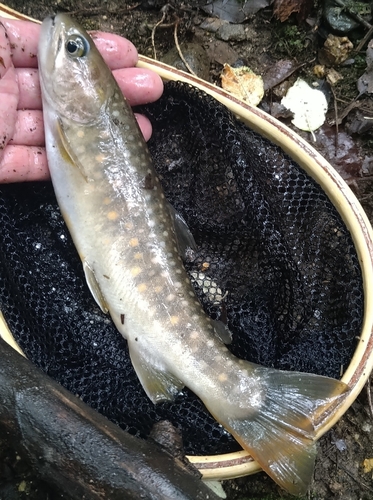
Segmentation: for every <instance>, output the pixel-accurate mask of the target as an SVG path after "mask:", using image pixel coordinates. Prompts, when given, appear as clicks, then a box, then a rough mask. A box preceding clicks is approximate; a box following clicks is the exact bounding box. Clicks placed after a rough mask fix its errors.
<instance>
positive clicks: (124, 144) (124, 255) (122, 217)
mask: <svg viewBox="0 0 373 500" xmlns="http://www.w3.org/2000/svg"><path fill="white" fill-rule="evenodd" d="M38 60H39V72H40V82H41V89H42V99H43V113H44V124H45V137H46V148H47V156H48V163H49V168H50V173H51V177H52V182H53V186H54V190H55V193H56V197H57V200H58V204H59V206H60V209H61V212H62V215H63V217H64V219H65V221H66V224H67V226H68V229H69V231H70V233H71V236H72V238H73V241H74V244H75V246H76V248H77V251H78V253H79V256H80V258H81V260H82V263H83V268H84V272H85V276H86V280H87V283H88V286H89V288H90V291H91V293H92V295H93V297H94V299H95V300H96V302H97V304H98V305H99V306H100V307H101V309H102V310H103V311H104V312H105V313H110V316H111V318H112V320H113V322H114V324H115V326H116V328H117V329H118V330H119V332H120V333H121V334H122V335H123V336H124V337H125V338H126V339H127V342H128V346H129V352H130V356H131V361H132V364H133V367H134V369H135V371H136V373H137V376H138V377H139V379H140V381H141V384H142V386H143V388H144V390H145V392H146V394H147V395H148V396H149V398H150V399H151V400H152V401H153V402H154V403H158V402H160V401H167V400H172V399H173V398H174V397H175V395H177V394H178V393H179V392H180V391H181V390H182V388H183V387H184V386H187V387H189V389H191V390H192V391H193V392H194V393H195V394H196V395H197V396H198V397H199V398H200V399H201V400H202V401H203V403H204V404H205V406H206V408H207V409H208V411H209V412H210V413H211V414H212V415H213V416H214V418H215V419H216V420H217V421H218V422H219V423H221V425H223V426H224V427H225V428H226V429H227V430H228V431H229V432H230V433H231V434H232V435H233V436H234V437H235V439H236V440H237V441H238V442H239V443H240V445H241V446H242V447H243V448H244V449H245V450H247V451H248V452H249V453H250V454H251V455H252V457H253V458H254V459H255V460H257V462H258V463H259V464H260V465H261V467H262V468H263V470H264V471H265V472H266V473H267V474H268V475H269V476H270V477H271V478H273V479H274V480H275V481H276V482H277V483H278V484H279V485H280V486H281V487H283V488H284V489H285V490H287V491H289V492H291V493H293V494H303V493H305V492H306V491H307V488H308V486H309V483H310V480H311V477H312V473H313V466H314V460H315V456H316V444H315V423H314V415H315V414H316V413H317V412H318V411H319V410H321V409H322V407H323V406H324V405H327V404H330V403H332V402H333V401H334V402H336V401H337V400H338V398H340V397H341V396H342V395H343V394H344V393H345V392H346V391H347V390H348V387H347V386H346V385H345V384H343V383H342V382H339V381H337V380H334V379H330V378H327V377H322V376H319V375H314V374H306V373H297V372H286V371H280V370H276V369H271V368H265V367H262V366H258V365H256V364H253V363H250V362H248V361H244V360H241V359H238V358H236V357H235V356H233V354H231V352H230V351H229V350H228V348H227V347H226V345H225V344H224V343H223V342H222V340H221V338H220V336H219V330H222V329H221V328H219V327H217V326H216V323H215V322H213V321H212V320H211V319H210V318H209V317H208V316H207V315H206V313H205V312H204V311H203V309H202V306H201V304H200V302H199V300H198V298H197V296H196V294H195V292H194V289H193V286H192V284H191V282H190V279H189V277H188V275H187V273H186V271H185V269H184V267H183V263H182V259H181V256H180V248H181V245H180V244H179V241H180V240H183V238H184V242H185V241H186V242H188V243H189V242H191V238H190V234H188V229H187V227H186V225H185V223H184V222H183V220H182V218H180V217H177V216H175V213H174V212H173V211H172V210H170V207H169V205H168V202H167V200H166V198H165V195H164V193H163V190H162V186H161V184H160V181H159V178H158V177H157V173H156V171H155V170H154V167H153V165H152V162H151V159H150V156H149V153H148V150H147V146H146V143H145V141H144V139H143V136H142V134H141V131H140V129H139V127H138V125H137V122H136V119H135V117H134V115H133V112H132V110H131V108H130V106H129V104H128V103H127V102H126V100H125V98H124V97H123V95H122V93H121V91H120V89H119V87H118V85H117V83H116V81H115V79H114V78H113V76H112V73H111V71H110V69H109V68H108V67H107V66H106V64H105V63H104V61H103V59H102V57H101V55H100V53H99V52H98V50H97V48H96V47H95V45H94V43H93V41H92V40H91V38H90V36H89V35H88V34H87V33H86V32H85V31H84V29H83V28H82V27H80V26H79V25H78V24H77V23H76V22H75V21H74V20H72V19H70V18H69V17H68V16H67V15H65V14H58V15H57V16H55V17H50V18H47V19H46V20H45V21H44V22H43V25H42V29H41V36H40V44H39V54H38ZM179 235H181V237H179ZM223 330H224V328H223Z"/></svg>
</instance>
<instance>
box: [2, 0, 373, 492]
mask: <svg viewBox="0 0 373 500" xmlns="http://www.w3.org/2000/svg"><path fill="white" fill-rule="evenodd" d="M7 3H8V4H9V5H10V6H11V7H13V8H16V9H17V10H19V11H21V12H24V13H25V14H27V15H29V16H33V17H36V18H38V19H42V18H43V17H44V16H45V15H47V14H50V13H51V11H56V10H63V11H67V12H71V13H73V14H74V15H75V16H76V17H77V18H79V19H80V20H82V21H83V23H84V24H85V25H86V27H88V28H90V29H96V28H99V27H100V28H101V29H104V30H109V31H114V32H116V33H118V34H121V35H124V36H126V37H127V38H129V39H130V40H131V41H132V42H133V43H134V44H135V45H136V46H137V47H138V49H139V52H140V53H142V54H144V55H146V56H150V57H153V56H154V48H155V49H156V52H157V57H158V58H161V57H162V56H163V55H164V54H165V53H166V52H168V51H169V50H170V49H172V48H174V47H175V35H174V32H175V24H177V42H178V43H179V44H182V42H193V43H197V44H199V45H200V46H202V47H203V48H204V49H205V54H207V63H206V62H204V58H205V55H202V56H200V57H199V62H198V65H200V66H202V68H200V69H198V70H199V71H205V72H206V71H207V78H208V79H210V81H213V82H219V75H220V72H221V69H222V65H223V63H230V64H233V63H234V62H235V61H236V60H237V59H241V60H243V61H244V62H245V64H247V65H248V66H250V67H251V69H252V70H254V71H256V72H258V73H260V74H265V73H266V72H267V74H268V71H269V68H272V67H274V66H275V63H276V61H279V60H286V61H290V63H291V66H290V67H291V71H290V73H291V75H290V76H287V77H286V76H285V77H284V78H283V81H281V75H277V76H276V75H275V78H277V79H279V81H278V85H277V86H273V82H272V83H269V84H268V85H272V86H269V87H268V88H269V90H267V91H266V94H265V99H264V103H263V104H262V105H263V107H264V109H266V110H268V111H273V110H274V109H275V107H276V106H275V104H276V103H277V102H279V100H280V98H281V96H282V95H283V94H284V92H285V90H286V89H287V87H288V86H289V85H290V84H292V83H293V82H294V81H295V80H296V78H297V77H302V78H305V79H308V80H309V81H316V80H317V77H316V76H315V74H314V67H315V65H316V64H317V63H318V62H320V61H319V59H320V57H321V56H320V52H319V49H320V47H321V46H322V45H323V43H324V41H325V38H326V36H327V35H328V33H329V32H330V27H329V26H328V25H326V24H325V23H324V22H323V21H322V19H321V16H320V11H317V10H312V9H311V10H310V12H309V15H308V16H307V19H306V20H305V21H303V22H302V23H301V24H300V25H298V24H297V22H296V19H295V18H293V17H290V19H288V20H287V21H285V22H284V23H280V22H279V21H278V20H277V19H275V18H274V17H273V9H272V7H267V8H265V9H262V10H260V11H258V12H257V13H256V14H255V15H252V16H250V17H249V18H248V19H247V20H246V21H245V22H244V23H243V24H239V25H238V26H240V28H239V29H237V28H234V29H232V27H231V28H228V29H227V28H226V27H225V28H224V30H223V29H222V27H221V24H219V21H217V24H218V27H217V29H218V32H217V33H214V32H213V31H211V30H212V29H214V30H215V28H216V27H214V28H212V27H210V28H207V29H206V17H207V14H206V13H205V12H203V11H202V10H198V9H197V8H196V4H197V3H198V2H196V1H189V2H188V1H186V2H183V3H181V2H170V4H171V5H170V6H169V7H167V8H166V9H163V10H161V8H162V6H163V4H164V2H157V1H155V0H154V1H147V2H146V1H144V2H136V0H134V1H132V2H121V1H120V0H104V1H85V0H74V1H70V0H57V1H53V0H52V1H50V0H37V1H33V2H29V1H23V0H20V1H17V0H14V1H9V2H7ZM223 3H224V2H223ZM368 19H369V17H368ZM157 23H159V25H158V26H157V28H156V29H155V26H156V25H157ZM207 25H208V23H207ZM231 26H232V25H231ZM366 32H367V28H361V29H359V28H357V29H355V31H354V32H353V33H352V34H351V35H349V36H350V37H351V39H352V40H353V42H354V44H355V47H356V46H357V45H358V43H359V40H361V39H362V38H363V37H364V35H365V34H366ZM152 34H153V35H152ZM152 40H153V41H152ZM182 50H184V49H183V46H182ZM365 50H366V46H364V47H363V48H362V50H360V51H359V53H357V54H353V53H352V54H351V55H350V56H349V58H348V59H353V63H348V64H347V65H334V68H335V69H336V71H337V72H338V74H340V75H341V76H343V79H342V80H340V81H339V82H338V83H336V84H335V85H333V86H332V88H331V89H329V91H328V92H329V97H330V101H329V111H328V114H327V122H328V124H326V125H324V126H323V127H322V128H321V129H320V130H319V131H318V132H317V133H316V142H314V141H313V138H312V136H311V134H310V133H308V132H300V131H298V133H300V134H301V135H302V136H303V137H305V138H306V139H307V140H308V141H310V142H311V143H312V145H313V146H314V147H316V148H317V149H319V151H320V152H321V153H322V154H323V155H324V156H326V157H327V159H328V160H329V161H330V163H331V164H332V165H333V166H334V167H335V168H336V169H337V170H338V171H339V173H340V174H341V175H342V177H343V178H344V179H345V180H346V181H347V182H348V184H349V185H350V186H351V188H352V189H353V190H354V191H355V193H356V194H357V196H358V198H359V199H360V201H361V203H362V204H363V206H364V208H365V209H366V211H367V214H368V216H369V217H370V219H371V220H373V195H372V194H371V193H372V187H373V177H372V174H373V150H372V145H373V135H372V133H371V124H370V123H369V120H368V119H366V117H368V118H369V117H371V116H372V115H373V112H372V101H371V97H370V95H369V93H366V94H364V95H362V96H360V97H359V99H357V97H358V95H359V91H358V89H357V80H358V78H359V77H360V76H361V75H362V74H363V73H364V72H365V67H366V54H365ZM348 59H347V61H348ZM198 65H197V66H198ZM279 72H280V69H279ZM368 80H369V75H368ZM268 81H269V80H268ZM276 81H277V80H276ZM368 83H369V82H368ZM334 103H336V106H334ZM285 120H286V123H288V124H289V122H290V120H289V119H285ZM336 121H337V122H340V125H339V130H338V132H337V130H336V127H335V126H334V123H335V122H336ZM372 123H373V120H372ZM369 401H370V387H365V388H364V389H363V391H362V393H361V395H360V396H359V398H358V400H357V401H356V402H355V403H354V404H353V405H352V407H351V408H350V409H349V411H348V412H347V413H346V414H345V416H344V417H343V418H342V419H341V420H340V422H339V423H338V424H337V425H336V426H335V427H334V428H333V429H332V430H331V431H330V432H329V433H328V434H327V435H325V436H324V437H323V438H322V439H321V440H320V443H319V454H318V458H317V462H316V468H315V473H314V480H313V483H312V485H311V488H310V491H309V494H308V498H309V499H315V500H316V499H317V500H327V499H328V500H329V499H330V500H368V499H371V498H373V472H372V470H371V469H370V467H369V459H373V415H372V409H371V405H370V404H369ZM224 487H225V490H226V492H227V497H228V499H230V500H244V499H262V500H265V499H266V500H270V499H272V500H277V499H290V498H293V497H290V496H289V495H286V494H285V493H283V492H282V491H280V490H279V488H278V487H277V486H276V485H275V484H274V483H273V482H272V481H271V480H270V479H269V478H268V477H267V476H266V475H265V474H263V473H261V474H257V475H255V476H251V477H246V478H241V479H237V480H234V481H229V482H226V483H225V484H224ZM26 498H27V499H35V500H36V499H37V500H46V499H49V500H54V499H56V500H57V499H58V500H60V499H62V498H64V499H67V500H68V498H67V497H66V496H65V495H64V494H63V493H61V492H55V491H54V490H53V489H51V488H50V487H49V486H48V485H46V484H45V483H43V482H42V481H40V480H38V478H37V471H33V470H32V469H31V468H30V467H29V465H28V463H27V461H26V460H25V459H24V458H22V457H20V456H19V455H18V452H17V450H14V449H13V448H12V446H11V443H10V442H9V441H8V442H6V438H5V437H3V436H0V500H5V499H26Z"/></svg>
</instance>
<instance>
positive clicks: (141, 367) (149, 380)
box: [128, 339, 184, 404]
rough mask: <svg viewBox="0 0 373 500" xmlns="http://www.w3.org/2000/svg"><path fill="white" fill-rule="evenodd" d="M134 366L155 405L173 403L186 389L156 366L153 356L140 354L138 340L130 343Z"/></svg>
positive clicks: (169, 374) (165, 371)
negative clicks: (163, 402)
mask: <svg viewBox="0 0 373 500" xmlns="http://www.w3.org/2000/svg"><path fill="white" fill-rule="evenodd" d="M128 347H129V351H130V357H131V361H132V365H133V367H134V369H135V371H136V374H137V376H138V378H139V380H140V382H141V385H142V386H143V388H144V391H145V392H146V394H147V395H148V397H149V399H150V400H151V401H152V402H153V403H154V404H156V403H161V402H162V401H172V400H173V399H174V398H175V397H176V396H177V395H178V394H179V392H180V391H181V390H182V388H183V387H184V384H183V382H181V380H179V379H178V378H177V377H174V376H173V375H172V374H171V373H169V372H168V371H167V370H166V369H164V368H163V367H160V366H156V365H155V363H154V362H153V360H152V358H151V356H149V355H146V354H145V355H144V354H142V353H140V352H139V349H138V347H137V346H136V339H135V340H133V339H132V340H131V341H129V342H128Z"/></svg>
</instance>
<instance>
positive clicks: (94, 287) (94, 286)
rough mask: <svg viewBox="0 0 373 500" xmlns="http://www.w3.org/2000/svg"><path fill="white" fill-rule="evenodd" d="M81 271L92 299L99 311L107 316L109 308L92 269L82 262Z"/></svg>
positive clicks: (85, 262)
mask: <svg viewBox="0 0 373 500" xmlns="http://www.w3.org/2000/svg"><path fill="white" fill-rule="evenodd" d="M83 270H84V274H85V279H86V281H87V285H88V288H89V290H90V292H91V294H92V295H93V298H94V299H95V301H96V302H97V304H98V306H99V307H100V309H101V311H102V312H103V313H105V314H107V313H108V311H109V308H108V306H107V303H106V300H105V297H104V295H103V293H102V292H101V288H100V285H99V284H98V282H97V279H96V276H95V273H94V271H93V269H92V268H91V267H90V265H89V264H88V262H87V261H86V260H85V261H84V262H83Z"/></svg>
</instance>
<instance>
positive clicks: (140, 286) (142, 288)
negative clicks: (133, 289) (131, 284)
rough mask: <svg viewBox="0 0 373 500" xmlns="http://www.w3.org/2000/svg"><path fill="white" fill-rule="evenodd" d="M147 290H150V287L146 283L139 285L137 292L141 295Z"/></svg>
mask: <svg viewBox="0 0 373 500" xmlns="http://www.w3.org/2000/svg"><path fill="white" fill-rule="evenodd" d="M147 289H148V285H147V284H146V283H140V284H139V285H137V290H138V291H139V292H140V293H144V292H145V291H146V290H147Z"/></svg>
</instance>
